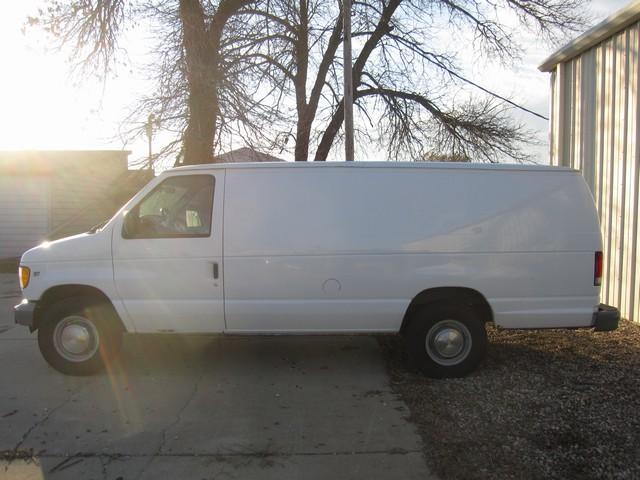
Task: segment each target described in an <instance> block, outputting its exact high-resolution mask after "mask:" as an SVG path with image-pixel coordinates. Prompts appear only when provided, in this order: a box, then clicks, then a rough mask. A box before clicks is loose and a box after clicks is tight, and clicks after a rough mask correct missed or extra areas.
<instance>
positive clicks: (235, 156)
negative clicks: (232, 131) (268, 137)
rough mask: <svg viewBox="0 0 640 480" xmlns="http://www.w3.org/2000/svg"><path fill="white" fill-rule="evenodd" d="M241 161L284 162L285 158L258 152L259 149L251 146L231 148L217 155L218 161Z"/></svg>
mask: <svg viewBox="0 0 640 480" xmlns="http://www.w3.org/2000/svg"><path fill="white" fill-rule="evenodd" d="M240 162H284V160H283V159H281V158H278V157H274V156H273V155H269V154H267V153H262V152H258V151H257V150H254V149H253V148H249V147H242V148H238V149H236V150H231V151H230V152H226V153H222V154H220V155H218V156H217V157H216V163H240Z"/></svg>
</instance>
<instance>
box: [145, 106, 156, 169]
mask: <svg viewBox="0 0 640 480" xmlns="http://www.w3.org/2000/svg"><path fill="white" fill-rule="evenodd" d="M155 120H156V116H155V115H154V114H153V113H150V114H149V118H148V119H147V123H146V125H145V130H146V134H147V138H148V140H149V165H148V167H149V169H151V168H153V152H152V150H151V143H152V141H153V124H154V122H155Z"/></svg>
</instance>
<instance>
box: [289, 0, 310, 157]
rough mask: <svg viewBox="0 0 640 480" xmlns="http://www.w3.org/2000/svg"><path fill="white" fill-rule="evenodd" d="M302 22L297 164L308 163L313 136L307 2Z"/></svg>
mask: <svg viewBox="0 0 640 480" xmlns="http://www.w3.org/2000/svg"><path fill="white" fill-rule="evenodd" d="M299 11H300V13H299V15H300V22H299V24H298V28H297V39H296V47H295V49H296V50H295V59H296V73H295V76H294V82H293V83H294V88H295V91H296V111H297V113H298V124H297V126H296V147H295V151H294V158H295V161H296V162H306V161H307V160H308V159H309V138H310V136H311V122H310V121H308V117H309V112H308V108H309V107H308V105H307V74H308V70H309V25H308V22H309V10H308V5H307V0H300V9H299Z"/></svg>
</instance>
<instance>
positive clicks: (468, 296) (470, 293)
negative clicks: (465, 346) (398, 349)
mask: <svg viewBox="0 0 640 480" xmlns="http://www.w3.org/2000/svg"><path fill="white" fill-rule="evenodd" d="M443 301H448V302H457V303H463V304H464V305H468V306H469V307H471V308H472V309H473V310H474V311H475V312H476V313H477V314H478V316H479V317H480V318H481V319H482V320H483V321H484V322H485V323H486V322H492V321H493V311H492V310H491V306H490V305H489V302H487V299H486V298H484V296H483V295H482V294H481V293H480V292H478V291H477V290H473V289H472V288H465V287H438V288H429V289H427V290H423V291H422V292H420V293H419V294H418V295H416V296H415V297H414V298H413V300H411V303H410V304H409V306H408V307H407V311H406V312H405V314H404V318H403V319H402V325H401V327H400V334H401V335H404V334H405V332H406V331H407V326H408V325H409V322H410V321H411V318H412V317H413V316H414V314H415V313H416V312H417V311H418V310H419V309H420V308H421V307H423V306H425V305H428V304H430V303H435V302H443Z"/></svg>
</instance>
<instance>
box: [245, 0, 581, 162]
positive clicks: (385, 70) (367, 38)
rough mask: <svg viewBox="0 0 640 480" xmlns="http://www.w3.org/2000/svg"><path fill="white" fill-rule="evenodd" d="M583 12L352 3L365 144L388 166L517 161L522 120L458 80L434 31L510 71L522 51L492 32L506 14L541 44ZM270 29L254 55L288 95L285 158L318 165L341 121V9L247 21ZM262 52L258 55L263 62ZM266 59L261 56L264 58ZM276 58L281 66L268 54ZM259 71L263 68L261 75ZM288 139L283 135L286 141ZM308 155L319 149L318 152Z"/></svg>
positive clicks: (288, 1)
mask: <svg viewBox="0 0 640 480" xmlns="http://www.w3.org/2000/svg"><path fill="white" fill-rule="evenodd" d="M584 3H585V2H584V1H583V0H568V1H560V0H535V1H527V2H521V1H517V0H501V1H496V2H493V1H488V0H431V1H425V0H360V1H356V2H354V9H353V12H352V16H353V26H354V32H353V37H354V39H355V41H356V42H357V44H358V45H359V47H358V48H357V51H356V55H355V61H354V65H353V89H354V103H355V106H356V108H357V109H358V110H359V112H360V114H361V116H362V117H363V118H364V119H365V121H368V123H369V128H367V127H366V126H363V125H362V124H361V125H360V128H359V130H358V133H359V136H360V139H361V142H367V143H370V142H372V141H376V142H378V143H379V144H380V145H381V146H384V147H386V149H387V150H388V152H389V155H390V156H392V157H398V156H405V157H410V158H416V159H417V158H424V156H425V153H426V152H428V151H436V152H448V154H450V155H453V156H458V155H462V156H467V155H472V156H473V158H476V159H478V160H484V161H495V160H496V159H497V158H502V157H505V156H506V157H510V158H513V159H516V160H525V159H526V158H527V155H526V154H525V153H524V152H523V150H522V148H521V147H522V146H523V144H525V143H526V142H529V141H531V139H532V137H531V136H530V135H529V134H528V132H527V131H526V130H525V129H524V128H523V127H522V126H521V125H518V124H516V123H515V122H513V120H512V119H511V116H510V110H511V109H512V108H520V107H519V106H518V105H516V104H514V103H513V102H512V101H510V100H509V99H506V98H503V97H500V96H499V95H496V94H494V93H493V92H490V91H488V90H487V89H482V87H480V86H478V85H477V84H475V83H474V82H472V81H471V80H469V79H467V78H465V77H464V76H463V75H462V72H461V69H460V68H459V66H458V65H457V64H456V58H455V55H453V54H451V53H449V52H447V51H444V50H442V48H441V47H440V48H438V46H437V45H436V44H434V35H433V34H432V30H436V29H438V28H442V26H443V25H446V28H447V30H448V31H449V32H450V34H451V36H453V37H462V38H464V36H465V35H466V34H468V33H469V32H470V33H471V34H472V35H473V37H474V39H475V40H474V41H473V43H472V45H469V48H474V49H475V50H476V51H477V52H478V55H479V56H483V57H486V58H491V59H494V60H497V61H499V62H503V63H508V62H512V61H513V60H514V59H517V58H518V55H519V54H520V51H521V49H520V46H519V45H518V44H517V43H516V42H515V41H514V40H513V36H512V35H511V33H512V31H511V30H510V29H509V28H508V27H507V26H506V25H505V24H504V22H501V21H500V17H501V15H502V16H504V15H506V14H509V13H512V14H513V15H514V17H515V19H516V20H517V22H518V24H519V25H520V26H523V27H525V28H529V29H533V30H535V31H536V32H538V34H539V35H540V36H541V37H542V38H545V39H547V40H553V39H554V38H556V37H557V36H558V35H561V34H563V33H566V32H567V31H574V30H576V29H578V28H580V27H582V26H583V25H584V18H583V17H582V10H580V8H579V7H580V6H582V5H583V4H584ZM250 13H251V15H252V16H253V20H254V21H260V22H262V21H264V22H265V23H266V24H269V29H270V32H271V35H270V37H269V39H271V38H273V39H274V40H273V41H274V42H275V43H277V48H275V49H274V48H273V47H271V48H269V47H268V46H267V45H268V44H269V42H271V41H272V40H269V39H267V38H264V37H260V38H258V39H256V42H255V44H254V47H253V48H254V49H256V51H259V52H261V56H262V59H263V61H262V62H261V63H260V64H259V65H258V66H257V67H258V68H268V69H269V71H270V78H272V79H275V82H276V85H277V91H278V93H279V94H281V93H282V92H286V93H287V94H288V93H289V92H291V93H292V95H291V96H292V97H293V99H294V100H295V106H296V110H295V113H296V115H297V117H296V122H295V126H294V127H288V128H289V130H290V131H292V132H293V131H295V146H294V148H293V153H294V156H295V159H296V160H298V161H306V160H308V159H309V157H310V152H311V151H312V149H313V147H315V154H314V159H315V160H320V161H322V160H326V159H327V157H328V156H329V153H330V151H331V149H332V148H334V147H335V144H336V140H337V139H339V137H340V134H341V128H342V125H343V120H344V107H343V99H342V94H341V91H342V88H341V81H342V78H341V58H340V57H339V56H338V52H339V47H340V46H341V42H342V35H341V33H342V20H341V19H342V15H341V12H340V2H337V1H336V2H326V1H319V0H272V1H269V2H266V3H262V4H260V5H258V6H257V7H256V8H254V9H252V10H251V11H250ZM261 49H262V50H261ZM267 50H269V51H267ZM274 50H276V51H277V52H278V53H277V56H274V55H273V54H272V52H273V51H274ZM265 66H266V67H265ZM462 86H474V87H478V88H480V90H479V91H480V92H481V93H482V94H481V95H479V96H476V98H475V99H470V100H467V101H464V102H457V103H456V102H453V101H452V100H451V96H450V95H449V92H450V91H451V90H452V89H456V88H461V87H462ZM283 135H284V136H285V137H286V136H287V135H286V133H283ZM314 144H315V145H314Z"/></svg>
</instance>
